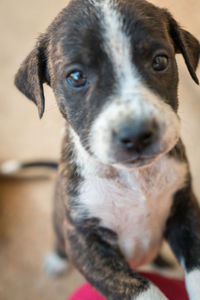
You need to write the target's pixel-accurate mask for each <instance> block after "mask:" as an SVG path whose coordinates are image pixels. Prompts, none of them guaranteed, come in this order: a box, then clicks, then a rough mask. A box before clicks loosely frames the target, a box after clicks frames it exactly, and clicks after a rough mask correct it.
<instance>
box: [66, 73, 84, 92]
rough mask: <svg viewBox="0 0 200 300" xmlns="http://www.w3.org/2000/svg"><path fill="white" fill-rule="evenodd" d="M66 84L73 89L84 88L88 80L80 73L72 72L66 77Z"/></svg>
mask: <svg viewBox="0 0 200 300" xmlns="http://www.w3.org/2000/svg"><path fill="white" fill-rule="evenodd" d="M67 83H68V84H69V85H70V86H71V87H73V88H80V87H84V86H86V85H87V84H88V80H87V77H86V76H85V74H84V73H83V72H82V71H79V70H74V71H73V72H71V73H69V74H68V75H67Z"/></svg>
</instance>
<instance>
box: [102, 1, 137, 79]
mask: <svg viewBox="0 0 200 300" xmlns="http://www.w3.org/2000/svg"><path fill="white" fill-rule="evenodd" d="M101 9H102V12H103V15H104V18H103V19H102V23H103V26H104V29H105V31H104V47H105V51H106V52H107V54H108V56H109V57H110V59H111V60H112V63H113V66H114V70H115V72H116V74H115V75H117V77H119V78H125V77H129V78H131V77H133V76H135V75H137V74H135V70H133V66H132V64H131V43H130V39H129V37H128V36H127V35H126V33H125V32H124V30H123V20H122V16H121V15H120V12H119V11H118V10H117V7H116V4H114V2H113V1H109V0H105V1H102V4H101Z"/></svg>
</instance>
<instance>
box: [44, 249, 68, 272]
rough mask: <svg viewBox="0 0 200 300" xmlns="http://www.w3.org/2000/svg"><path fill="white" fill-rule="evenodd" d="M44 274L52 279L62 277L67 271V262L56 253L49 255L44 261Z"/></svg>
mask: <svg viewBox="0 0 200 300" xmlns="http://www.w3.org/2000/svg"><path fill="white" fill-rule="evenodd" d="M44 269H45V272H46V273H47V274H48V275H50V276H53V277H56V276H60V275H63V274H64V273H66V272H67V270H68V263H67V260H66V259H64V258H62V257H60V256H59V255H58V254H57V253H56V252H52V253H49V254H48V255H47V256H46V257H45V260H44Z"/></svg>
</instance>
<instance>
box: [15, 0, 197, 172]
mask: <svg viewBox="0 0 200 300" xmlns="http://www.w3.org/2000/svg"><path fill="white" fill-rule="evenodd" d="M176 53H182V54H183V56H184V59H185V62H186V65H187V67H188V70H189V72H190V74H191V76H192V78H193V79H194V80H195V81H196V83H198V79H197V77H196V74H195V70H196V68H197V64H198V60H199V55H200V45H199V42H198V41H197V40H196V39H195V38H194V37H193V36H192V35H191V34H190V33H189V32H187V31H185V30H182V29H181V28H180V27H179V26H178V24H177V23H176V21H175V20H174V19H173V18H172V16H171V15H170V14H169V13H168V12H167V11H166V10H163V9H160V8H157V7H155V6H153V5H152V4H150V3H148V2H146V1H143V0H134V1H130V0H127V1H123V0H112V1H110V0H74V1H71V2H70V4H69V5H68V7H67V8H65V9H64V10H63V11H62V12H61V14H60V15H59V16H58V17H57V18H56V19H55V20H54V22H53V23H52V25H51V26H50V27H49V28H48V30H47V33H45V34H44V35H42V36H41V37H40V38H39V40H38V44H37V45H36V47H35V49H34V50H33V51H32V52H31V54H30V55H29V56H28V57H27V59H26V60H25V62H24V63H23V64H22V66H21V68H20V70H19V72H18V73H17V75H16V81H15V82H16V85H17V87H18V88H19V89H20V90H21V91H22V92H23V93H24V94H25V95H26V96H27V97H28V98H29V99H31V100H32V101H34V102H35V103H36V104H37V106H38V109H39V113H40V116H42V114H43V112H44V94H43V88H42V85H43V83H44V82H46V83H48V84H49V85H50V86H51V87H52V89H53V91H54V93H55V96H56V99H57V103H58V106H59V108H60V111H61V113H62V114H63V116H64V118H66V119H67V120H68V122H69V124H70V126H71V127H72V128H73V131H74V132H75V133H76V135H77V136H78V137H79V138H80V142H81V144H82V146H83V147H84V148H85V149H86V150H87V151H88V152H89V153H90V155H92V156H94V157H95V158H97V159H98V160H99V161H101V162H103V163H105V164H112V165H123V166H126V167H141V166H146V165H148V164H149V163H151V162H152V161H153V160H154V159H156V158H157V157H158V156H160V155H161V154H164V153H166V152H168V151H170V150H171V149H172V148H173V147H174V146H175V144H176V143H177V140H178V139H179V135H180V128H179V127H180V126H179V119H178V116H177V108H178V99H177V85H178V72H177V65H176V60H175V54H176Z"/></svg>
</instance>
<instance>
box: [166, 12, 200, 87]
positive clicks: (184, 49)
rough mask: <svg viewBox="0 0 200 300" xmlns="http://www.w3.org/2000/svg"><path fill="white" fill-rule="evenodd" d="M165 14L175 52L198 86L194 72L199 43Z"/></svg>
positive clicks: (199, 53)
mask: <svg viewBox="0 0 200 300" xmlns="http://www.w3.org/2000/svg"><path fill="white" fill-rule="evenodd" d="M165 14H166V15H167V19H168V30H169V34H170V36H171V38H172V41H173V43H174V47H175V51H176V53H181V54H182V55H183V57H184V60H185V63H186V65H187V68H188V71H189V72H190V75H191V76H192V78H193V80H194V81H195V82H196V83H197V84H199V80H198V78H197V75H196V73H195V71H196V69H197V66H198V63H199V58H200V43H199V41H198V40H197V39H196V38H195V37H194V36H193V35H192V34H191V33H189V32H188V31H186V30H184V29H182V28H181V27H180V26H179V25H178V23H177V22H176V20H174V18H173V17H172V16H171V14H170V13H169V12H168V11H165Z"/></svg>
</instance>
